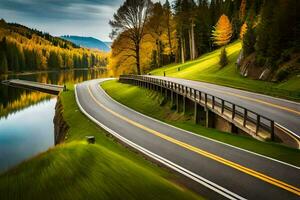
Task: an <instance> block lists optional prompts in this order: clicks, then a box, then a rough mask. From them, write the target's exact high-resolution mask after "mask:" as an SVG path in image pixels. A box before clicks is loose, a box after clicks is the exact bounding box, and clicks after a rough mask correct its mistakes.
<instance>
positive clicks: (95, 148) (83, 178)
mask: <svg viewBox="0 0 300 200" xmlns="http://www.w3.org/2000/svg"><path fill="white" fill-rule="evenodd" d="M61 100H62V103H63V106H64V118H65V120H66V121H67V123H68V124H69V126H70V129H69V131H68V139H67V140H66V142H65V144H62V145H58V146H56V147H54V148H52V149H50V150H48V151H47V152H45V153H42V154H40V155H38V156H36V157H34V158H31V159H29V160H28V161H25V162H23V163H21V164H20V165H18V166H17V167H15V168H13V169H11V170H9V171H7V172H5V173H4V174H2V175H1V176H0V199H62V200H65V199H72V200H73V199H112V200H115V199H199V198H201V197H199V196H196V195H195V194H194V193H192V192H190V191H189V190H187V189H186V188H184V187H182V186H179V185H178V184H176V182H177V181H178V177H177V176H175V175H174V174H170V173H169V172H167V171H166V170H164V169H161V168H159V167H157V166H156V165H154V164H152V163H150V162H149V161H147V160H145V159H144V158H143V157H142V156H141V155H138V154H136V153H134V152H132V151H130V150H129V149H127V148H125V147H124V146H122V145H121V144H119V143H117V142H116V141H114V139H113V138H112V137H108V136H107V135H106V134H105V132H104V131H103V130H101V129H100V128H99V127H98V126H96V125H95V124H94V123H92V122H91V121H89V120H88V119H87V118H86V117H85V116H84V115H83V114H82V113H81V112H80V111H79V109H78V107H77V104H76V102H75V99H74V91H73V90H72V89H71V90H69V91H68V92H64V93H62V95H61ZM86 135H94V136H96V144H87V142H86V141H85V136H86Z"/></svg>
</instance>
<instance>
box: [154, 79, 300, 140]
mask: <svg viewBox="0 0 300 200" xmlns="http://www.w3.org/2000/svg"><path fill="white" fill-rule="evenodd" d="M150 77H155V78H159V79H163V80H168V81H173V82H175V83H179V84H182V85H185V86H188V87H191V88H194V89H198V90H200V91H203V92H206V93H208V94H211V95H214V96H216V97H220V98H222V99H224V100H227V101H230V102H232V103H235V104H236V105H240V106H243V107H245V108H248V109H249V110H252V111H254V112H256V113H258V114H260V115H262V116H265V117H268V118H270V119H273V120H274V121H275V122H276V123H278V124H280V125H281V126H283V127H285V128H287V129H288V130H290V131H292V132H293V133H294V134H295V135H296V137H298V138H299V139H300V103H296V102H292V101H288V100H284V99H279V98H274V97H271V96H267V95H262V94H257V93H253V92H247V91H243V90H239V89H234V88H230V87H225V86H220V85H215V84H210V83H204V82H199V81H191V80H186V79H180V78H172V77H163V76H150Z"/></svg>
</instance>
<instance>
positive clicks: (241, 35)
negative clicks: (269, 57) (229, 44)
mask: <svg viewBox="0 0 300 200" xmlns="http://www.w3.org/2000/svg"><path fill="white" fill-rule="evenodd" d="M247 28H248V25H247V23H246V22H245V23H244V24H243V25H242V27H241V31H240V39H242V40H243V37H244V35H245V33H246V32H247Z"/></svg>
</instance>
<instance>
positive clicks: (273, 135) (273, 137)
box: [270, 120, 275, 141]
mask: <svg viewBox="0 0 300 200" xmlns="http://www.w3.org/2000/svg"><path fill="white" fill-rule="evenodd" d="M270 132H271V140H272V141H274V140H275V131H274V121H273V120H271V131H270Z"/></svg>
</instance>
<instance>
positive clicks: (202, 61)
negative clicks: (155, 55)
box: [150, 41, 300, 102]
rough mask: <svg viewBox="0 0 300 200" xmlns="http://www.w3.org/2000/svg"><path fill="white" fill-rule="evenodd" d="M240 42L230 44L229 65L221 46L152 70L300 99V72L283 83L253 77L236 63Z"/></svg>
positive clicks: (228, 51) (227, 47)
mask: <svg viewBox="0 0 300 200" xmlns="http://www.w3.org/2000/svg"><path fill="white" fill-rule="evenodd" d="M241 47H242V44H241V42H240V41H236V42H233V43H231V44H229V45H227V46H226V51H227V55H228V64H227V65H226V66H225V67H223V68H220V65H219V64H218V62H219V56H220V50H221V48H220V49H217V50H215V51H212V52H210V53H206V54H204V55H202V56H201V57H199V58H197V59H196V60H193V61H188V62H186V63H183V64H170V65H167V66H165V67H162V68H158V69H155V70H153V71H151V72H150V74H152V75H159V76H163V75H164V73H165V75H166V76H170V77H177V78H184V79H190V80H195V81H202V82H208V83H214V84H218V85H224V86H227V87H233V88H237V89H242V90H247V91H251V92H256V93H261V94H266V95H271V96H275V97H280V98H285V99H290V100H294V101H298V102H300V75H299V74H298V75H297V74H294V75H290V76H289V77H288V79H287V80H285V81H282V82H269V81H262V80H253V79H250V78H247V77H244V76H242V75H241V74H240V71H239V69H238V67H237V66H236V62H237V59H238V56H239V54H240V51H241Z"/></svg>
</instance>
